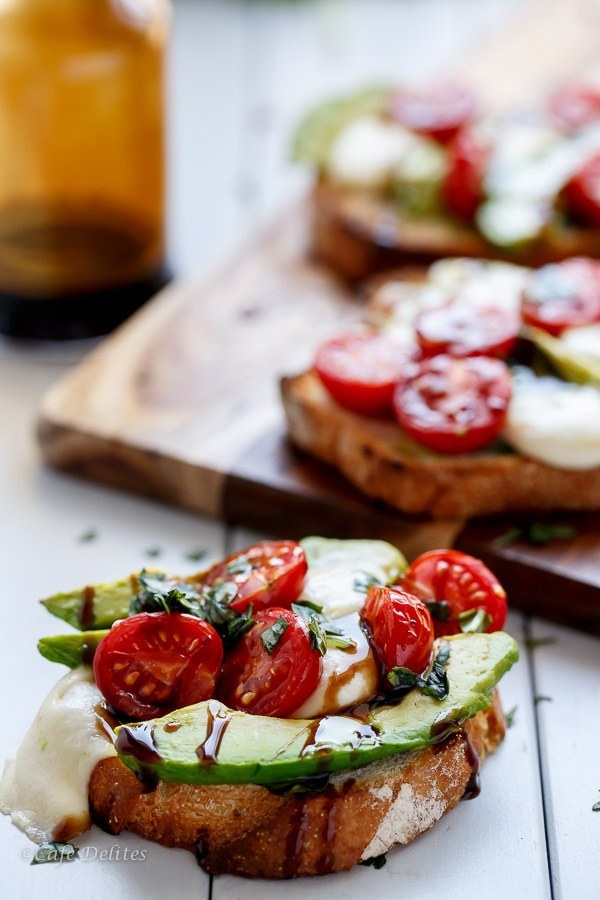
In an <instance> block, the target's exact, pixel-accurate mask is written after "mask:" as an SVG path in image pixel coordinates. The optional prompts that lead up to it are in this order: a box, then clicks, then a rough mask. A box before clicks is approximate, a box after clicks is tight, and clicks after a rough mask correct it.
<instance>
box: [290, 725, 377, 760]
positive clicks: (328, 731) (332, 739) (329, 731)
mask: <svg viewBox="0 0 600 900" xmlns="http://www.w3.org/2000/svg"><path fill="white" fill-rule="evenodd" d="M365 742H369V743H370V744H378V743H379V731H378V729H377V728H376V726H374V725H371V724H370V723H369V722H365V721H361V719H359V718H357V717H356V716H353V715H342V716H323V718H322V719H315V720H314V722H312V723H311V725H310V728H309V730H308V736H307V738H306V741H305V743H304V747H303V748H302V753H301V756H306V755H308V754H309V753H310V754H313V753H314V754H315V755H316V754H319V755H321V754H323V755H329V754H330V753H331V752H332V750H334V749H336V748H339V747H342V746H345V745H350V747H351V748H352V750H358V749H359V748H361V747H362V746H363V744H364V743H365Z"/></svg>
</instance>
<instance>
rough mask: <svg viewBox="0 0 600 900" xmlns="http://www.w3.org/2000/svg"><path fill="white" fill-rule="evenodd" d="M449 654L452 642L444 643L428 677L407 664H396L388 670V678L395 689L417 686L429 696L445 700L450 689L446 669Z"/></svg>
mask: <svg viewBox="0 0 600 900" xmlns="http://www.w3.org/2000/svg"><path fill="white" fill-rule="evenodd" d="M449 656H450V644H442V646H441V647H440V649H439V652H438V654H437V656H436V658H435V660H434V663H433V666H432V667H431V671H430V672H429V674H428V675H427V677H426V678H423V676H422V675H419V674H418V673H417V672H413V670H412V669H407V668H406V666H395V667H394V668H393V669H390V671H389V672H388V675H387V679H388V681H389V683H390V684H391V686H392V687H393V688H394V689H400V688H415V687H416V688H418V689H419V690H420V691H421V693H422V694H426V695H427V696H428V697H435V699H436V700H445V699H446V697H447V696H448V692H449V691H450V686H449V684H448V675H447V674H446V669H445V667H446V663H447V662H448V657H449Z"/></svg>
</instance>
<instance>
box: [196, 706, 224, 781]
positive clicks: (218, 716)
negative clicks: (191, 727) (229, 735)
mask: <svg viewBox="0 0 600 900" xmlns="http://www.w3.org/2000/svg"><path fill="white" fill-rule="evenodd" d="M230 721H231V713H230V712H229V710H227V709H224V707H222V706H221V705H220V704H219V703H215V702H214V701H213V700H209V702H208V717H207V720H206V737H205V738H204V740H203V742H202V743H201V744H200V746H199V747H198V748H197V749H196V754H197V756H198V759H199V760H200V762H201V763H202V764H203V765H207V766H213V765H214V764H215V763H216V762H217V756H218V754H219V748H220V746H221V742H222V740H223V738H224V736H225V732H226V730H227V727H228V725H229V723H230Z"/></svg>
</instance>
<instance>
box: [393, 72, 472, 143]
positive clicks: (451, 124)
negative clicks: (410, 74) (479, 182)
mask: <svg viewBox="0 0 600 900" xmlns="http://www.w3.org/2000/svg"><path fill="white" fill-rule="evenodd" d="M389 111H390V115H391V116H392V118H394V119H396V121H398V122H400V124H401V125H404V126H405V127H406V128H410V129H411V130H412V131H417V132H419V133H420V134H425V135H428V136H429V137H432V138H434V139H435V140H436V141H440V142H442V143H446V142H447V141H449V140H451V138H453V137H454V135H455V134H456V133H457V131H458V130H459V129H460V128H463V127H464V126H465V125H467V124H468V123H469V122H471V121H472V119H473V118H474V116H475V113H476V111H477V98H476V96H475V94H474V93H473V91H472V90H470V88H467V87H465V85H460V84H453V83H450V82H445V83H443V84H438V85H433V86H431V87H425V88H421V89H419V88H415V89H413V90H409V89H405V90H400V91H396V93H395V94H394V95H393V96H392V99H391V101H390V106H389Z"/></svg>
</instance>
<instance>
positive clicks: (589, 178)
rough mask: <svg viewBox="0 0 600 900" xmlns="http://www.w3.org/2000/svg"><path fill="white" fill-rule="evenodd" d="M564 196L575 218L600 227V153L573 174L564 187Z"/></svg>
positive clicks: (594, 226)
mask: <svg viewBox="0 0 600 900" xmlns="http://www.w3.org/2000/svg"><path fill="white" fill-rule="evenodd" d="M563 196H564V198H565V200H566V202H567V206H568V208H569V212H571V213H572V215H573V216H574V218H576V219H579V220H581V221H582V222H583V223H584V224H585V225H591V226H592V227H593V228H600V154H598V155H597V156H593V157H592V158H591V159H589V160H588V161H587V162H586V163H585V165H583V166H582V167H581V169H579V171H578V172H576V173H575V175H573V177H572V178H571V180H570V181H569V182H568V183H567V184H566V185H565V187H564V190H563Z"/></svg>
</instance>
